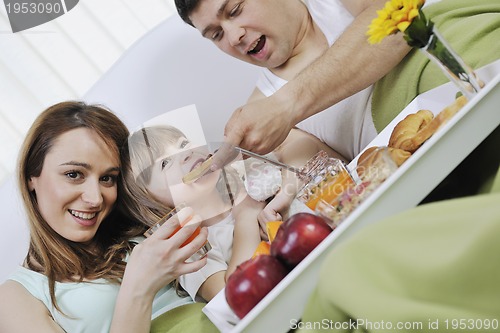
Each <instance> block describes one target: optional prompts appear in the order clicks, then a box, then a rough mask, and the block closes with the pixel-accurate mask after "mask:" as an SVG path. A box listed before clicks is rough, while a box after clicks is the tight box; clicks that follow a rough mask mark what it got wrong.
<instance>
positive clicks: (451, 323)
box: [297, 173, 500, 333]
mask: <svg viewBox="0 0 500 333" xmlns="http://www.w3.org/2000/svg"><path fill="white" fill-rule="evenodd" d="M492 189H493V191H492V192H491V193H490V194H484V195H478V196H474V197H468V198H461V199H455V200H447V201H441V202H437V203H431V204H427V205H422V206H419V207H417V208H414V209H412V210H409V211H406V212H404V213H402V214H398V215H396V216H393V217H391V218H388V219H385V220H384V221H381V222H379V223H377V224H374V225H371V226H369V227H366V228H365V229H363V230H361V231H360V232H359V233H357V234H356V235H354V236H353V238H351V239H350V240H348V241H347V242H345V243H343V244H341V245H339V246H338V247H337V248H335V249H334V250H332V251H331V253H329V255H328V257H327V258H326V259H325V262H324V263H323V265H322V269H321V272H320V280H319V283H318V285H317V287H316V289H315V290H314V292H313V294H312V296H311V298H310V300H309V303H308V304H307V306H306V310H305V312H304V315H303V318H302V322H301V323H300V325H297V327H299V328H300V329H298V330H297V331H298V332H316V331H317V332H319V331H324V330H326V329H332V331H338V332H418V333H421V332H457V331H461V332H464V331H467V332H498V331H499V330H500V323H499V321H500V265H499V264H498V262H499V261H498V259H499V258H500V242H499V241H498V237H499V235H500V205H499V203H500V173H499V174H498V175H497V179H496V183H495V184H494V185H493V186H492ZM495 191H498V192H495ZM487 325H490V327H491V326H492V325H493V326H495V325H496V326H495V327H496V328H495V329H490V330H484V328H485V327H486V326H487ZM480 326H481V327H482V328H483V330H481V329H479V327H480ZM336 328H338V329H336Z"/></svg>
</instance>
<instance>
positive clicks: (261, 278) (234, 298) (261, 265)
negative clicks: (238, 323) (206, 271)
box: [224, 255, 288, 319]
mask: <svg viewBox="0 0 500 333" xmlns="http://www.w3.org/2000/svg"><path fill="white" fill-rule="evenodd" d="M287 274H288V269H287V268H286V266H285V265H284V264H283V263H282V262H280V261H279V260H278V259H276V258H275V257H272V256H270V255H259V256H256V257H255V258H252V259H249V260H247V261H245V262H243V263H241V264H240V265H239V266H238V267H237V268H236V270H235V271H234V273H233V274H231V275H230V276H229V278H228V280H227V283H226V288H225V291H224V293H225V296H226V301H227V304H228V305H229V307H230V308H231V309H232V310H233V312H234V313H235V314H236V315H237V316H238V317H239V318H240V319H241V318H243V317H244V316H245V315H246V314H247V313H248V312H250V310H251V309H252V308H253V307H254V306H255V305H257V303H259V302H260V300H261V299H263V298H264V296H266V295H267V294H268V293H269V292H270V291H271V290H272V289H273V288H274V287H275V286H276V285H277V284H278V283H279V282H280V281H281V280H282V279H283V278H284V277H285V276H286V275H287Z"/></svg>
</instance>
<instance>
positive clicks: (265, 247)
mask: <svg viewBox="0 0 500 333" xmlns="http://www.w3.org/2000/svg"><path fill="white" fill-rule="evenodd" d="M262 254H267V255H270V254H271V244H269V243H268V242H266V241H262V242H260V243H259V245H257V248H256V249H255V251H254V252H253V255H252V258H255V257H257V256H260V255H262Z"/></svg>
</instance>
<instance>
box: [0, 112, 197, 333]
mask: <svg viewBox="0 0 500 333" xmlns="http://www.w3.org/2000/svg"><path fill="white" fill-rule="evenodd" d="M128 135H129V132H128V130H127V128H126V127H125V125H124V124H123V123H122V122H121V121H120V119H119V118H118V117H116V115H114V114H113V113H112V112H110V111H109V110H107V109H105V108H104V107H102V106H97V105H87V104H85V103H82V102H62V103H59V104H56V105H54V106H52V107H49V108H48V109H47V110H45V111H44V112H42V113H41V114H40V115H39V116H38V118H37V119H36V120H35V122H34V123H33V125H32V127H31V128H30V130H29V131H28V134H27V136H26V138H25V140H24V143H23V146H22V148H21V151H20V156H19V157H20V158H19V162H18V182H19V184H18V185H19V187H20V191H21V194H22V199H23V201H24V205H25V209H26V214H27V220H28V223H29V227H30V245H29V250H28V253H27V256H26V258H25V261H24V263H23V265H22V266H21V267H19V268H18V269H17V270H16V271H15V272H14V273H13V274H12V275H11V276H10V277H9V279H8V280H7V281H6V282H5V283H4V284H2V285H1V286H0V299H2V302H1V304H0V317H1V318H2V320H1V321H0V331H1V332H72V333H74V332H88V333H98V332H120V333H123V332H134V333H138V332H149V330H150V325H151V319H152V315H153V313H154V312H155V311H156V308H161V309H162V311H167V310H169V309H172V308H174V307H177V306H180V305H183V304H187V303H191V302H192V300H191V299H190V298H181V297H179V296H178V295H177V294H176V293H175V290H174V289H175V288H172V287H171V285H170V283H171V282H172V281H173V280H174V279H175V278H177V277H178V276H179V275H181V274H186V273H190V272H193V271H196V270H198V269H200V268H201V267H203V266H204V265H205V263H206V259H205V258H202V259H201V260H198V261H195V262H189V263H186V262H185V261H186V259H187V258H189V257H190V256H191V255H192V254H193V253H194V252H196V251H197V250H198V249H199V248H200V247H201V246H202V245H203V244H204V243H205V241H206V238H207V232H206V230H205V229H202V232H201V233H200V235H199V236H197V237H196V238H195V239H194V241H192V242H191V243H190V244H189V245H188V246H185V247H182V248H180V245H181V244H182V243H183V242H184V241H185V240H186V239H187V238H188V237H189V236H190V234H191V233H192V232H193V231H194V227H186V228H183V229H182V230H181V231H179V232H177V233H176V234H175V235H173V236H172V237H170V238H169V236H170V234H171V233H172V232H173V231H174V229H175V226H176V224H174V223H165V224H164V225H163V226H162V227H161V228H160V229H159V230H158V231H157V232H156V233H155V234H154V235H153V236H151V237H149V238H148V239H146V240H144V239H143V238H141V237H140V236H142V233H143V232H144V231H145V226H144V224H143V223H140V222H138V221H135V220H132V219H131V218H128V217H127V216H125V215H124V214H121V213H120V212H119V210H118V209H116V206H117V205H121V204H122V200H123V199H122V196H123V194H122V191H123V187H122V180H121V175H120V173H121V165H120V148H121V147H122V146H123V145H125V144H126V142H127V138H128ZM167 238H168V239H167ZM158 296H160V297H158ZM158 299H161V300H159V301H158ZM158 302H160V303H162V304H157V303H158Z"/></svg>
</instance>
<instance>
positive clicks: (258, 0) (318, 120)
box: [175, 0, 410, 167]
mask: <svg viewBox="0 0 500 333" xmlns="http://www.w3.org/2000/svg"><path fill="white" fill-rule="evenodd" d="M175 2H176V6H177V10H178V12H179V15H180V16H181V18H182V19H183V20H184V21H185V22H187V23H188V24H190V25H192V26H193V27H195V28H196V29H198V30H199V31H200V33H201V34H202V36H203V37H205V38H208V39H210V40H211V41H213V43H214V44H215V45H216V46H217V47H218V48H219V49H221V50H222V51H224V52H225V53H227V54H229V55H231V56H233V57H235V58H238V59H240V60H242V61H245V62H248V63H251V64H254V65H257V66H260V67H263V68H264V70H263V73H262V75H261V77H260V79H259V82H258V84H257V87H256V89H255V91H254V92H253V94H252V96H251V97H250V99H249V102H248V104H246V105H244V106H242V107H240V108H238V109H237V110H236V111H235V112H234V113H233V115H232V117H231V118H230V120H229V122H228V123H227V125H226V129H225V130H226V133H225V134H226V140H227V142H229V143H231V144H233V145H237V146H240V147H243V148H247V149H249V150H252V151H254V152H258V153H268V152H270V151H272V150H274V149H275V148H276V147H278V146H279V145H280V144H281V143H282V142H283V141H284V140H285V138H286V137H287V136H288V134H289V133H290V131H291V129H292V128H294V127H298V128H300V129H302V130H304V131H306V132H309V133H311V134H313V135H315V136H316V137H318V138H319V139H320V140H321V141H323V142H325V143H327V144H328V145H329V146H330V147H332V148H333V149H334V150H336V151H338V152H339V153H340V154H342V155H344V157H346V158H347V159H351V158H353V157H354V156H355V155H357V153H359V152H360V150H361V149H362V148H363V147H364V146H366V144H367V143H368V142H369V141H370V140H371V139H372V138H373V137H374V136H375V135H376V131H375V128H374V126H373V121H372V119H371V112H370V108H369V105H370V97H371V85H372V84H373V83H374V82H376V81H377V80H378V79H380V78H381V77H383V76H384V75H385V74H386V73H387V72H388V71H389V70H390V69H392V68H393V67H394V66H395V65H396V64H397V63H399V62H400V61H401V59H402V58H403V57H404V56H405V55H406V53H407V52H408V51H409V49H410V48H409V47H408V45H407V44H406V42H405V41H404V40H403V38H402V37H401V36H400V35H394V36H389V37H388V38H385V39H384V41H383V42H382V43H381V44H378V45H370V44H368V43H367V36H366V31H367V27H368V25H369V24H370V22H371V20H372V19H373V18H374V17H375V16H376V15H377V13H376V10H378V9H380V8H382V7H383V6H384V4H385V2H386V1H385V0H309V1H306V2H302V1H300V0H273V1H268V0H211V1H207V0H176V1H175ZM346 98H348V99H347V100H345V99H346ZM344 100H345V101H344ZM332 105H333V107H332V108H330V107H331V106H332ZM325 109H328V111H325V112H321V111H323V110H325ZM226 153H227V152H226V150H225V149H224V147H223V148H221V149H220V150H219V153H218V154H216V156H215V158H216V163H215V164H216V165H215V166H214V167H217V166H220V165H217V164H220V163H221V161H222V160H223V159H224V156H225V155H226Z"/></svg>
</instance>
